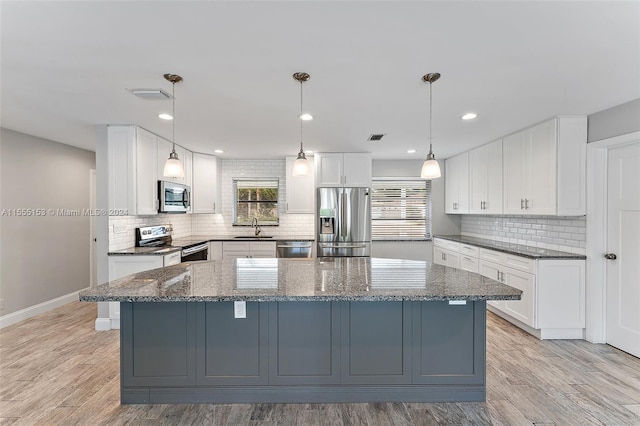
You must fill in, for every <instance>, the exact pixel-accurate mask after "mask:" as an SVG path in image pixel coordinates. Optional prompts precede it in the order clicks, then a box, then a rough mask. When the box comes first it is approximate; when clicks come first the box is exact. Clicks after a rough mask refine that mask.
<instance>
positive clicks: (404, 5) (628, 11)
mask: <svg viewBox="0 0 640 426" xmlns="http://www.w3.org/2000/svg"><path fill="white" fill-rule="evenodd" d="M0 7H1V10H0V14H1V15H0V19H1V37H2V38H1V43H2V44H1V48H2V50H1V59H2V62H1V75H0V77H1V96H2V97H1V101H2V109H1V119H2V126H3V127H5V128H9V129H13V130H16V131H20V132H24V133H28V134H32V135H35V136H40V137H44V138H47V139H52V140H55V141H58V142H63V143H67V144H70V145H75V146H79V147H82V148H86V149H90V150H94V149H95V127H94V126H95V125H96V124H128V123H133V124H138V125H140V126H142V127H145V128H147V129H148V130H150V131H152V132H155V133H157V134H159V135H161V136H164V137H166V138H168V139H171V123H170V122H167V121H163V120H160V119H158V118H157V114H158V113H160V112H162V111H170V109H171V102H170V101H145V100H141V99H138V98H136V97H135V96H133V95H132V94H130V93H129V92H128V91H127V90H126V89H132V88H162V89H164V90H165V91H168V92H170V91H171V84H170V83H168V82H167V81H165V80H164V78H163V77H162V75H163V74H164V73H176V74H180V75H182V76H183V77H184V82H182V83H179V84H178V85H177V86H176V116H177V120H176V142H177V143H178V144H180V145H183V146H185V147H187V148H189V149H192V150H194V151H200V152H206V153H213V151H214V149H223V150H224V151H225V153H224V154H223V155H222V157H223V158H275V157H282V156H283V155H287V154H288V155H295V154H296V153H297V151H298V146H299V139H300V134H299V132H300V127H299V120H298V118H297V116H298V110H299V100H300V99H299V97H300V92H299V83H298V82H296V81H295V80H293V78H292V77H291V75H292V74H293V73H294V72H296V71H306V72H308V73H310V74H311V79H310V80H309V81H308V82H307V83H305V84H304V103H305V109H306V110H308V111H309V112H311V113H312V114H313V115H314V116H315V119H314V120H313V121H311V122H307V123H305V125H304V132H305V133H304V145H305V148H307V149H312V150H316V151H343V152H348V151H354V152H357V151H364V152H372V153H373V157H374V158H398V159H408V158H412V159H421V158H423V157H424V155H425V154H426V150H427V143H428V140H427V139H428V137H427V135H428V131H427V111H428V110H427V106H428V84H426V83H424V82H422V80H421V77H422V76H423V75H424V74H426V73H428V72H440V73H441V74H442V78H441V79H440V80H439V81H438V82H436V83H434V84H433V137H434V139H433V143H434V151H435V154H436V156H437V157H438V158H446V157H449V156H451V155H454V154H457V153H459V152H462V151H465V150H467V149H469V148H472V147H474V146H478V145H481V144H483V143H486V142H489V141H491V140H493V139H495V138H498V137H500V136H502V135H505V134H507V133H510V132H513V131H516V130H518V129H521V128H524V127H527V126H529V125H531V124H534V123H536V122H539V121H542V120H544V119H547V118H549V117H552V116H555V115H563V114H592V113H594V112H597V111H601V110H604V109H607V108H609V107H612V106H615V105H618V104H621V103H624V102H627V101H630V100H633V99H636V98H640V2H638V1H632V2H611V1H599V2H598V1H596V2H582V1H579V2H567V1H557V2H520V1H514V2H505V1H501V2H485V1H471V2H454V1H448V2H415V1H414V2H401V1H390V2H373V1H372V2H366V1H360V2H348V1H338V2H327V1H320V2H308V1H305V2H266V1H260V2H244V1H241V2H238V1H236V2H212V1H198V2H186V1H156V2H124V1H113V2H99V1H85V2H77V1H68V2H61V1H45V2H31V1H2V3H1V4H0ZM468 111H474V112H477V113H478V114H479V117H478V118H477V119H476V120H474V121H469V122H464V121H462V120H460V119H459V117H460V116H461V115H462V114H463V113H465V112H468ZM371 133H386V134H387V135H386V136H385V137H384V138H383V139H382V141H379V142H368V141H366V139H367V137H368V136H369V134H371ZM410 148H415V149H417V150H418V152H417V153H416V154H413V155H409V154H407V153H406V150H407V149H410Z"/></svg>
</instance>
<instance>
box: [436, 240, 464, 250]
mask: <svg viewBox="0 0 640 426" xmlns="http://www.w3.org/2000/svg"><path fill="white" fill-rule="evenodd" d="M433 245H434V246H436V247H442V248H443V249H447V250H451V251H456V252H457V251H460V243H456V242H455V241H449V240H441V239H438V238H434V239H433Z"/></svg>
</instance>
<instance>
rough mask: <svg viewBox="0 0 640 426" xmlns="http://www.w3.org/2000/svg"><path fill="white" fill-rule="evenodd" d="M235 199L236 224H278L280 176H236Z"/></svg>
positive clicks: (234, 216) (234, 217)
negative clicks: (244, 177) (254, 221)
mask: <svg viewBox="0 0 640 426" xmlns="http://www.w3.org/2000/svg"><path fill="white" fill-rule="evenodd" d="M233 201H234V203H233V224H234V225H251V221H252V220H253V218H254V217H256V218H258V222H259V223H260V225H278V222H279V217H278V178H264V179H262V178H248V179H243V178H234V179H233Z"/></svg>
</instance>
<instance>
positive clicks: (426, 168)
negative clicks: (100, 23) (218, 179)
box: [420, 158, 441, 179]
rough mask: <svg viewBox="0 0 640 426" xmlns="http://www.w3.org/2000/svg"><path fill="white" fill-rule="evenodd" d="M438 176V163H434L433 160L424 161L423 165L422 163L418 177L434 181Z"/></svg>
mask: <svg viewBox="0 0 640 426" xmlns="http://www.w3.org/2000/svg"><path fill="white" fill-rule="evenodd" d="M440 176H441V174H440V165H439V164H438V161H436V159H435V158H432V159H430V160H429V159H427V160H424V163H422V171H421V172H420V177H421V178H422V179H436V178H439V177H440Z"/></svg>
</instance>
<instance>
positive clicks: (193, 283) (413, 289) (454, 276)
mask: <svg viewBox="0 0 640 426" xmlns="http://www.w3.org/2000/svg"><path fill="white" fill-rule="evenodd" d="M521 294H522V291H520V290H518V289H516V288H513V287H510V286H507V285H505V284H502V283H500V282H498V281H495V280H492V279H490V278H487V277H483V276H481V275H479V274H476V273H473V272H467V271H462V270H458V269H454V268H449V267H445V266H441V265H435V264H432V263H431V262H423V261H416V260H402V259H383V258H368V257H359V258H358V257H352V258H315V259H283V258H246V259H245V258H239V259H228V260H214V261H200V262H185V263H181V264H179V265H175V266H169V267H165V268H159V269H153V270H150V271H145V272H140V273H137V274H133V275H129V276H126V277H123V278H120V279H118V280H114V281H110V282H108V283H105V284H102V285H99V286H96V287H94V288H90V289H87V290H83V291H81V292H80V296H79V297H80V301H84V302H104V301H113V302H220V301H254V302H283V301H285V302H286V301H351V302H357V301H363V302H364V301H368V302H375V301H446V300H468V301H478V300H520V297H521Z"/></svg>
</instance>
